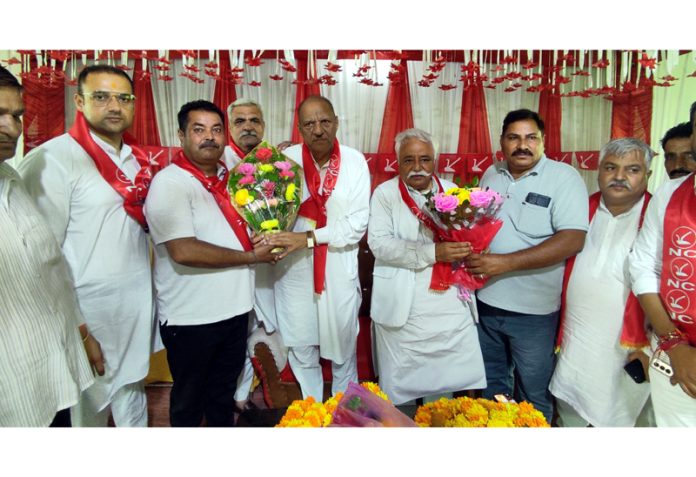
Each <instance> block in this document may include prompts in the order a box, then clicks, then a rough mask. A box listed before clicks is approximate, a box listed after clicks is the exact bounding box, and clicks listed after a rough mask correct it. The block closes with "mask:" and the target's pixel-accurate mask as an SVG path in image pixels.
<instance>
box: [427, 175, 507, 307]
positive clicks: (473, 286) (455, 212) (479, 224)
mask: <svg viewBox="0 0 696 477" xmlns="http://www.w3.org/2000/svg"><path fill="white" fill-rule="evenodd" d="M502 204H503V198H502V197H501V196H500V194H498V193H497V192H495V191H494V190H491V189H486V190H482V189H481V188H479V187H474V186H469V187H452V188H451V189H449V190H447V191H445V192H439V193H437V194H434V195H432V196H431V197H430V198H429V199H428V202H427V203H426V208H427V211H426V212H428V213H429V215H430V216H431V217H432V218H433V220H434V222H435V223H436V224H437V226H438V228H439V237H438V238H439V239H440V240H441V241H445V242H469V243H470V244H471V248H472V250H473V253H481V252H482V251H484V250H485V249H486V248H488V246H489V245H490V243H491V241H492V240H493V237H495V234H497V233H498V231H499V230H500V228H501V227H502V226H503V222H502V221H501V220H500V219H498V218H496V214H497V212H498V210H500V207H501V205H502ZM487 280H488V279H487V278H481V277H476V276H474V275H472V274H470V273H469V272H467V271H466V270H465V268H464V264H462V263H453V264H451V265H450V264H449V263H441V262H437V263H436V264H435V266H434V267H433V278H432V280H431V283H430V288H431V289H433V290H440V291H444V290H447V289H448V288H449V287H450V286H451V285H456V286H457V288H458V290H459V297H460V298H461V299H463V300H467V301H470V300H471V294H470V292H471V291H472V290H477V289H479V288H481V287H482V286H483V285H484V284H485V283H486V281H487Z"/></svg>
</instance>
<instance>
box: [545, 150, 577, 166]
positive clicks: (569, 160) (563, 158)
mask: <svg viewBox="0 0 696 477" xmlns="http://www.w3.org/2000/svg"><path fill="white" fill-rule="evenodd" d="M546 157H548V158H549V159H553V160H554V161H557V162H563V163H565V164H568V165H569V166H572V165H573V153H572V152H547V153H546Z"/></svg>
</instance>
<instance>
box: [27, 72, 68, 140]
mask: <svg viewBox="0 0 696 477" xmlns="http://www.w3.org/2000/svg"><path fill="white" fill-rule="evenodd" d="M22 86H23V87H24V92H23V94H22V98H23V100H24V154H26V153H28V152H29V151H31V150H32V149H34V148H35V147H37V146H40V145H41V144H43V143H44V142H46V141H48V140H49V139H51V138H54V137H56V136H60V135H61V134H63V133H64V132H65V77H61V78H59V79H58V78H55V77H54V78H53V79H52V80H51V81H48V77H47V76H43V77H42V78H39V77H36V76H33V75H31V74H28V75H26V76H24V78H23V79H22Z"/></svg>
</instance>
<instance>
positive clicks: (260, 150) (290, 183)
mask: <svg viewBox="0 0 696 477" xmlns="http://www.w3.org/2000/svg"><path fill="white" fill-rule="evenodd" d="M228 189H229V191H230V198H231V200H232V206H233V207H234V208H235V209H236V210H237V212H239V214H240V215H241V216H242V217H244V220H246V222H247V224H248V225H249V227H250V228H251V229H252V230H253V231H254V232H256V233H264V232H265V233H272V232H277V231H281V230H290V229H291V228H292V226H293V224H294V223H295V219H296V218H297V212H298V210H299V207H300V203H301V202H302V168H301V167H300V165H299V164H297V163H296V162H295V161H293V160H292V159H290V158H288V157H287V156H285V155H284V154H283V153H282V152H280V151H279V150H278V149H277V148H275V147H274V146H272V145H270V144H268V143H267V142H266V141H263V142H261V144H259V145H258V146H256V147H255V148H254V149H253V150H252V151H251V152H250V153H249V154H247V155H246V156H245V157H244V159H242V161H241V162H240V163H239V164H237V165H236V166H235V167H233V168H232V170H231V171H230V176H229V181H228Z"/></svg>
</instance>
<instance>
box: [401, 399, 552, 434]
mask: <svg viewBox="0 0 696 477" xmlns="http://www.w3.org/2000/svg"><path fill="white" fill-rule="evenodd" d="M414 420H415V421H416V424H417V425H418V426H420V427H550V426H549V423H548V422H546V418H544V415H543V414H542V413H541V411H538V410H536V409H535V408H534V406H533V405H531V404H530V403H528V402H521V403H519V404H518V403H516V402H495V401H491V400H488V399H481V398H479V399H471V398H468V397H460V398H456V399H445V398H442V399H440V400H438V401H435V402H431V403H427V404H425V405H423V406H420V407H419V408H418V409H417V410H416V415H415V417H414Z"/></svg>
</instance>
